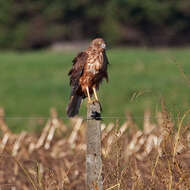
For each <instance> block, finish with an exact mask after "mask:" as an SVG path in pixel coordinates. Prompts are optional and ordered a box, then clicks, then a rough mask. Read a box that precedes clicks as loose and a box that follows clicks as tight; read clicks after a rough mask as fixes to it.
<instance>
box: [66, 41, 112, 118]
mask: <svg viewBox="0 0 190 190" xmlns="http://www.w3.org/2000/svg"><path fill="white" fill-rule="evenodd" d="M105 48H106V44H105V42H104V40H103V39H102V38H96V39H94V40H93V41H92V42H91V44H90V46H89V48H88V49H87V50H86V51H83V52H81V53H79V54H78V55H77V56H76V57H75V58H74V60H73V66H72V68H71V70H70V71H69V73H68V75H69V77H70V86H71V87H72V90H71V96H70V102H69V104H68V106H67V115H68V116H69V117H73V116H75V115H76V114H78V111H79V108H80V104H81V101H82V99H84V98H86V97H88V102H92V100H91V96H92V94H93V93H94V96H95V100H96V101H98V97H97V93H96V90H97V89H98V88H99V84H100V83H101V82H102V80H103V79H104V78H105V79H106V81H107V82H108V74H107V65H108V64H109V62H108V59H107V56H106V52H105Z"/></svg>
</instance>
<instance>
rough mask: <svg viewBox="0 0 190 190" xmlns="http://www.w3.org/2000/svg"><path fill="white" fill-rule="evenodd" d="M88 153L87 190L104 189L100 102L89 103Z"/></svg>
mask: <svg viewBox="0 0 190 190" xmlns="http://www.w3.org/2000/svg"><path fill="white" fill-rule="evenodd" d="M86 139H87V153H86V185H87V190H96V189H98V190H102V189H103V182H102V175H101V174H102V159H101V106H100V103H99V102H93V103H90V104H88V105H87V137H86Z"/></svg>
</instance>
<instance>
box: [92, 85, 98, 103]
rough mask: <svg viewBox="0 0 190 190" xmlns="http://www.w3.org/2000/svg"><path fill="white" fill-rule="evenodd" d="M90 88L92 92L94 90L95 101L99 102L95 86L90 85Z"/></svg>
mask: <svg viewBox="0 0 190 190" xmlns="http://www.w3.org/2000/svg"><path fill="white" fill-rule="evenodd" d="M92 89H93V92H94V96H95V99H96V101H98V102H99V100H98V96H97V93H96V88H95V87H92Z"/></svg>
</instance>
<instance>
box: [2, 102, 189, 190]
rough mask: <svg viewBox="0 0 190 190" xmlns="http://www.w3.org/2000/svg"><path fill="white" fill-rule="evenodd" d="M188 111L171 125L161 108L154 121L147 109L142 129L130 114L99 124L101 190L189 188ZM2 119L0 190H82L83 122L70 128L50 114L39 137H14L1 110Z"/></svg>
mask: <svg viewBox="0 0 190 190" xmlns="http://www.w3.org/2000/svg"><path fill="white" fill-rule="evenodd" d="M188 112H189V111H188ZM188 112H186V113H185V114H184V115H183V116H182V119H179V121H178V123H174V121H172V119H171V118H170V115H169V113H168V112H167V110H166V109H165V108H164V106H163V111H162V112H159V113H157V117H156V118H157V119H156V122H155V123H152V121H151V113H150V112H149V111H146V112H145V114H144V124H143V125H144V129H143V131H142V130H139V128H138V126H137V125H136V124H135V122H134V120H133V117H132V116H131V115H130V114H126V121H125V122H124V123H123V124H122V125H121V126H118V122H116V123H110V124H108V125H105V124H102V159H103V173H102V175H103V179H104V189H105V190H111V189H113V190H114V189H117V190H125V189H126V190H127V189H130V190H140V189H142V190H144V189H148V190H150V189H155V190H162V189H163V190H165V189H168V190H171V189H172V190H175V189H176V190H177V189H180V190H185V189H190V172H189V171H190V149H189V147H190V131H189V125H188V124H184V122H183V120H184V118H185V117H186V115H187V114H188ZM0 116H1V117H0V118H1V119H0V130H1V139H0V152H1V154H0V189H1V190H8V189H12V190H13V189H14V190H17V189H19V190H31V189H34V190H54V189H55V190H64V189H65V190H84V189H85V150H86V144H85V130H86V122H85V121H84V120H82V118H74V119H71V120H70V123H71V126H73V127H72V130H71V128H68V127H67V126H66V125H65V124H64V122H63V121H62V120H61V119H59V118H58V116H57V114H56V111H55V110H51V117H50V119H49V120H48V121H47V124H46V126H45V127H44V128H43V130H42V132H41V134H40V135H36V134H31V133H28V132H22V133H21V134H19V135H16V134H13V133H12V132H11V131H10V130H9V129H8V127H7V125H6V123H5V121H4V113H3V110H1V113H0ZM63 134H64V135H63Z"/></svg>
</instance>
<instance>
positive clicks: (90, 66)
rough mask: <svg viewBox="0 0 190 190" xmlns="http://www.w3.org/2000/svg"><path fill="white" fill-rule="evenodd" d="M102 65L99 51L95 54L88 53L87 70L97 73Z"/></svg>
mask: <svg viewBox="0 0 190 190" xmlns="http://www.w3.org/2000/svg"><path fill="white" fill-rule="evenodd" d="M102 66H103V54H102V53H100V54H98V55H96V56H94V55H89V57H88V60H87V72H90V73H92V74H94V75H95V74H97V73H99V71H100V70H101V68H102Z"/></svg>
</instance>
